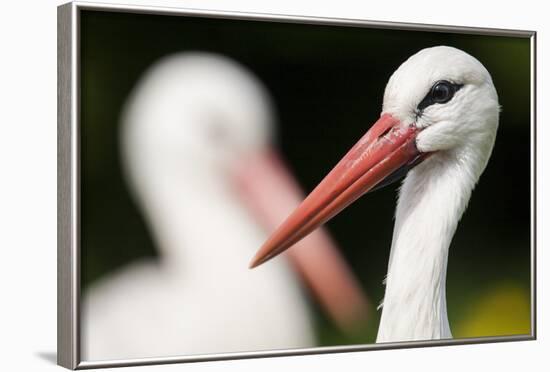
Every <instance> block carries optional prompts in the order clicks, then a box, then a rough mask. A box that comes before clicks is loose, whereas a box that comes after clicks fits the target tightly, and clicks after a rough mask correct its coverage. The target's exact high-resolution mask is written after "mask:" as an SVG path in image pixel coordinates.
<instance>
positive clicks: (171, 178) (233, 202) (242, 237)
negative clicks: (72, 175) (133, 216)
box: [138, 169, 263, 278]
mask: <svg viewBox="0 0 550 372" xmlns="http://www.w3.org/2000/svg"><path fill="white" fill-rule="evenodd" d="M157 171H158V172H156V175H155V176H153V177H152V176H150V175H149V177H148V178H147V179H145V180H144V179H142V180H139V181H141V182H140V185H139V190H138V194H139V195H140V202H141V203H140V204H141V206H142V210H143V211H144V214H145V215H146V218H147V220H148V222H149V225H150V226H151V228H152V233H153V236H154V238H155V240H156V246H157V247H158V248H159V250H160V256H161V262H162V263H163V265H164V267H165V268H167V269H170V270H169V271H170V272H173V273H177V274H178V275H185V277H186V278H189V276H191V275H195V274H196V276H199V277H200V276H201V275H202V276H204V275H206V273H208V272H211V273H216V272H219V271H220V270H221V269H222V268H223V267H224V266H230V267H238V268H242V267H246V265H247V262H248V259H249V257H250V255H252V254H253V251H254V248H255V247H256V246H258V245H259V244H260V243H261V242H262V238H263V232H262V230H261V229H260V227H259V226H258V225H257V224H255V223H254V221H253V220H252V219H251V217H250V216H249V215H248V213H247V212H246V211H245V210H244V208H243V207H242V203H240V201H239V200H238V197H237V195H235V193H234V190H232V189H231V186H230V185H229V182H227V181H226V180H224V179H222V176H220V175H219V174H218V173H215V172H202V171H201V170H200V169H192V170H190V169H187V170H185V169H181V170H179V171H178V172H166V171H165V170H161V169H160V170H159V169H157ZM201 172H202V173H201ZM149 174H150V173H149ZM190 174H191V175H192V176H191V177H190V176H189V175H190ZM229 225H230V226H231V230H230V231H228V226H229ZM232 261H237V262H235V264H232V263H231V262H232ZM239 261H242V262H239Z"/></svg>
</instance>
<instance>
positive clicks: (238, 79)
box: [121, 52, 272, 187]
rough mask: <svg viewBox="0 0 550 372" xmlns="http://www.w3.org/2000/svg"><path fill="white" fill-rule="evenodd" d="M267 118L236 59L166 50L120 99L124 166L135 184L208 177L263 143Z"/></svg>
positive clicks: (262, 97) (259, 90) (261, 98)
mask: <svg viewBox="0 0 550 372" xmlns="http://www.w3.org/2000/svg"><path fill="white" fill-rule="evenodd" d="M271 117H272V115H271V107H270V104H269V100H268V98H267V95H266V93H265V90H264V88H263V86H262V85H261V83H260V82H259V81H257V80H256V79H255V78H254V77H253V76H252V75H251V74H250V73H249V72H248V71H246V70H245V69H244V68H243V67H241V66H240V65H238V64H237V63H236V62H233V61H232V60H230V59H228V58H225V57H223V56H219V55H214V54H209V53H203V52H193V53H180V54H175V55H171V56H168V57H165V58H163V59H161V60H160V61H158V62H156V63H155V64H154V65H153V66H152V67H151V68H149V70H148V71H147V72H146V73H145V75H144V77H143V78H142V79H141V80H140V82H139V83H138V85H137V87H136V88H135V89H134V91H133V93H132V94H131V96H130V98H129V99H128V101H127V104H126V106H125V110H124V114H123V125H122V132H121V141H122V143H121V144H122V149H123V154H122V155H123V160H124V165H125V166H126V168H127V169H128V170H129V175H130V176H131V178H132V179H133V183H134V184H136V185H138V187H139V185H143V184H147V183H150V182H155V183H156V182H158V181H159V180H160V179H162V182H170V181H168V178H170V179H171V180H172V182H174V183H178V182H177V181H176V180H175V179H174V178H175V177H179V178H180V179H181V178H183V180H187V181H186V182H191V181H194V180H200V179H201V177H202V176H204V178H205V179H207V181H206V180H205V181H206V182H212V178H215V177H219V176H221V177H224V176H225V174H226V173H227V169H228V168H229V167H231V165H232V164H233V163H236V162H238V161H240V160H242V159H243V158H244V157H245V156H246V154H247V153H251V152H257V151H258V149H261V148H263V147H264V146H265V145H266V144H267V143H269V142H270V137H271V130H272V123H271ZM217 181H218V182H221V180H219V179H218V180H217ZM179 187H181V185H179Z"/></svg>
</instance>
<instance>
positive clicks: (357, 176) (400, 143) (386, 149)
mask: <svg viewBox="0 0 550 372" xmlns="http://www.w3.org/2000/svg"><path fill="white" fill-rule="evenodd" d="M418 132H419V129H418V128H416V126H414V125H404V124H402V123H401V122H400V121H398V120H397V119H396V118H394V117H393V116H391V115H389V114H384V115H382V116H381V117H380V119H379V120H378V121H377V122H376V123H375V124H374V125H373V126H372V127H371V128H370V129H369V131H368V132H367V133H366V134H365V135H364V136H363V137H362V138H361V139H360V140H359V142H357V144H356V145H355V146H354V147H353V148H352V149H351V150H350V151H349V152H348V153H347V154H346V155H345V156H344V157H343V158H342V160H340V162H339V163H338V164H337V165H336V166H335V167H334V169H333V170H332V171H331V172H330V173H329V174H328V175H327V176H326V177H325V179H323V180H322V181H321V183H320V184H319V185H318V186H317V187H316V188H315V189H314V190H313V191H312V192H311V194H309V196H308V197H307V198H306V199H305V200H304V201H303V202H302V204H301V205H300V206H299V207H298V208H296V210H294V212H293V213H292V214H291V215H290V216H289V217H288V218H287V219H286V220H285V221H284V223H283V224H282V225H281V226H279V228H278V229H277V230H276V231H275V232H274V233H273V234H272V235H271V237H270V238H269V239H268V240H267V241H266V242H265V243H264V245H263V246H262V247H261V248H260V250H259V251H258V253H257V254H256V256H255V257H254V258H253V259H252V261H251V263H250V267H251V268H253V267H256V266H258V265H260V264H262V263H264V262H265V261H267V260H269V259H271V258H273V257H275V256H276V255H278V254H279V253H281V252H283V251H284V250H286V249H287V248H289V247H291V246H292V245H293V244H295V243H296V242H298V241H299V240H301V239H302V238H304V237H305V236H306V235H308V234H309V233H311V232H312V231H313V230H315V229H316V228H317V227H319V226H320V225H322V224H324V223H325V222H327V221H328V220H330V219H331V218H332V217H334V216H335V215H337V214H338V213H339V212H341V211H342V210H343V209H345V208H346V207H347V206H348V205H350V204H352V203H353V202H354V201H355V200H357V199H358V198H359V197H360V196H362V195H363V194H365V193H366V192H368V191H369V190H371V189H372V188H374V187H376V186H377V185H381V184H383V183H384V181H385V180H386V181H387V180H388V179H391V178H393V177H394V176H395V175H396V174H397V173H399V171H400V170H402V169H404V168H405V169H406V168H410V167H412V166H413V165H414V164H417V163H418V162H419V161H420V160H422V159H423V157H424V156H425V154H421V153H420V152H419V151H418V149H417V148H416V144H415V138H416V136H417V134H418Z"/></svg>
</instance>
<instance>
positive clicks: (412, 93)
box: [382, 46, 499, 153]
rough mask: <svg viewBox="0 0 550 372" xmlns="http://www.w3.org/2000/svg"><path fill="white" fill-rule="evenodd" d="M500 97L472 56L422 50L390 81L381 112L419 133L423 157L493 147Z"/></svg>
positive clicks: (448, 49) (443, 49)
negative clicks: (465, 149)
mask: <svg viewBox="0 0 550 372" xmlns="http://www.w3.org/2000/svg"><path fill="white" fill-rule="evenodd" d="M498 107H499V106H498V97H497V93H496V90H495V87H494V85H493V82H492V79H491V76H490V75H489V72H488V71H487V70H486V69H485V67H484V66H483V65H482V64H481V63H480V62H479V61H478V60H477V59H475V58H474V57H472V56H471V55H469V54H467V53H465V52H463V51H461V50H459V49H456V48H452V47H447V46H438V47H433V48H427V49H423V50H421V51H420V52H418V53H416V54H415V55H413V56H412V57H410V58H409V59H408V60H407V61H405V62H404V63H403V64H402V65H401V66H400V67H399V68H398V69H397V70H396V71H395V72H394V73H393V75H392V76H391V78H390V80H389V82H388V84H387V86H386V90H385V93H384V103H383V109H382V111H383V113H387V114H390V115H392V116H393V117H395V118H396V119H397V120H399V121H400V122H401V123H403V124H405V125H410V124H413V125H414V126H415V127H417V128H418V129H419V132H418V134H417V136H416V140H415V142H416V147H417V148H418V150H419V151H420V152H422V153H433V152H437V151H443V150H450V149H453V148H457V147H461V146H472V145H474V146H486V145H492V142H493V139H494V136H495V133H496V129H497V125H498V110H499V108H498Z"/></svg>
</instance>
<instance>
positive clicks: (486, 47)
mask: <svg viewBox="0 0 550 372" xmlns="http://www.w3.org/2000/svg"><path fill="white" fill-rule="evenodd" d="M535 35H536V34H535V32H534V31H520V30H501V29H482V28H465V27H457V26H441V25H417V24H405V23H387V22H378V21H372V20H368V21H367V20H352V19H331V18H314V17H303V16H287V15H272V14H252V13H231V12H223V11H210V10H209V11H203V10H190V9H178V8H158V7H144V6H130V5H128V6H127V5H124V6H121V5H107V4H94V3H89V2H82V3H80V2H72V3H68V4H65V5H62V6H60V7H59V8H58V90H59V94H58V97H59V98H58V363H59V364H60V365H62V366H64V367H67V368H71V369H81V368H93V367H112V366H128V365H143V364H155V363H176V362H186V361H202V360H205V361H206V360H227V359H235V358H252V357H272V356H279V355H301V354H312V353H333V352H349V351H359V350H376V349H391V348H402V347H425V346H436V345H452V344H466V343H483V342H501V341H520V340H532V339H534V338H535V337H536V332H535V331H536V323H535V321H536V316H535V311H534V309H535V306H534V305H535V300H536V299H535V295H534V294H535V292H534V289H535V270H534V269H535V265H534V262H535V254H536V250H535V239H534V236H535V235H534V233H535V227H536V221H535V215H536V214H535V206H536V190H535V182H534V180H535V176H536V175H535V161H536V159H535V135H536V125H535V119H534V118H535V108H536V106H535V103H536V100H535V94H534V92H535V89H534V88H535V63H534V61H535V59H534V56H535Z"/></svg>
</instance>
